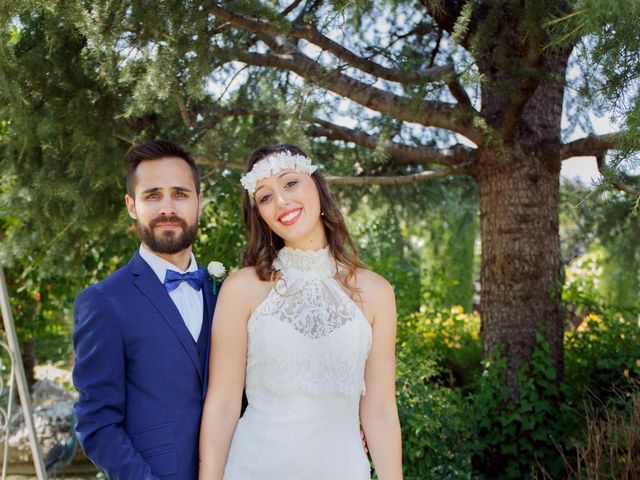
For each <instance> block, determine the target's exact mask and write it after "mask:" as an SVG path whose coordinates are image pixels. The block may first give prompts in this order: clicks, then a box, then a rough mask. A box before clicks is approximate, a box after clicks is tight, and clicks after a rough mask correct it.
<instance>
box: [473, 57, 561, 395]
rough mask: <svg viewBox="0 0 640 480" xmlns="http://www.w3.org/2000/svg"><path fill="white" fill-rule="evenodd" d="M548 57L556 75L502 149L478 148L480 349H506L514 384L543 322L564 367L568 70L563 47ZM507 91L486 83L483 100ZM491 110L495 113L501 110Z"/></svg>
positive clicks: (496, 101)
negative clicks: (563, 147)
mask: <svg viewBox="0 0 640 480" xmlns="http://www.w3.org/2000/svg"><path fill="white" fill-rule="evenodd" d="M545 63H546V65H545V67H546V71H547V72H550V74H551V75H553V74H554V73H555V74H556V75H558V77H556V78H555V79H554V78H549V79H547V80H544V81H542V82H541V83H540V84H539V85H538V87H537V88H536V90H535V91H534V93H533V95H532V96H531V97H530V98H529V100H528V101H527V103H526V105H525V107H524V110H523V112H522V114H521V115H520V117H519V120H518V123H517V126H516V128H515V130H514V131H513V133H512V135H511V137H510V139H509V140H506V141H505V145H504V151H503V152H502V153H500V152H499V151H498V149H495V148H494V149H490V148H483V149H481V151H480V168H479V170H478V173H477V175H476V179H477V181H478V185H479V189H480V231H481V238H482V264H481V272H480V281H481V300H480V310H481V315H482V339H483V345H484V351H485V355H490V354H492V353H493V352H495V351H496V350H499V351H501V352H502V354H503V355H505V356H506V357H507V359H508V365H509V367H508V383H509V386H510V387H511V389H512V391H514V392H515V391H516V390H517V380H516V375H517V371H518V368H519V367H520V365H521V364H522V363H523V362H526V361H527V360H528V359H529V357H530V355H531V353H532V351H533V349H534V346H535V334H536V332H537V331H539V330H540V329H541V327H544V328H543V331H544V335H545V337H546V339H547V340H548V342H549V347H550V353H551V356H552V358H553V362H554V366H555V368H556V370H557V373H558V378H561V376H562V371H563V343H562V340H563V310H562V307H561V302H560V300H561V287H562V280H563V271H562V261H561V255H560V237H559V220H558V214H559V202H558V197H559V183H560V165H561V159H560V151H559V147H560V119H561V112H562V101H563V90H564V88H563V84H562V83H561V82H559V81H558V78H560V79H561V78H562V74H563V72H564V70H565V67H566V55H563V56H557V57H550V58H548V59H547V60H546V62H545ZM499 84H500V82H496V85H499ZM487 90H489V89H487ZM505 95H506V94H505V93H504V91H501V90H500V89H497V88H496V89H495V90H493V91H491V90H489V91H488V93H487V94H486V97H485V96H484V95H483V104H485V105H493V106H495V105H507V104H508V102H507V101H505V98H504V97H505ZM500 97H502V98H500ZM483 113H484V112H483ZM492 113H493V115H492V117H493V118H499V115H500V112H496V111H495V110H494V111H493V112H492ZM485 118H487V117H485ZM496 123H497V122H496Z"/></svg>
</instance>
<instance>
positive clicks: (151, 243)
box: [137, 215, 198, 255]
mask: <svg viewBox="0 0 640 480" xmlns="http://www.w3.org/2000/svg"><path fill="white" fill-rule="evenodd" d="M158 223H177V224H179V225H180V227H182V232H180V233H178V232H177V231H165V232H162V233H158V234H156V233H155V232H154V227H155V226H156V225H157V224H158ZM137 231H138V237H140V240H141V241H142V242H143V243H144V244H145V245H147V246H148V247H149V248H150V249H151V251H153V252H157V253H165V254H168V255H173V254H174V253H178V252H180V251H182V250H184V249H185V248H188V247H190V246H191V245H193V242H194V241H195V239H196V235H197V234H198V223H197V222H196V223H194V224H193V225H188V224H187V222H185V221H184V220H183V219H182V218H180V217H177V216H175V215H173V216H170V217H167V216H163V215H161V216H159V217H156V218H154V219H153V220H151V222H149V226H148V227H147V226H144V225H141V224H140V222H138V224H137Z"/></svg>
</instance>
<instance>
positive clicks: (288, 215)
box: [278, 208, 302, 227]
mask: <svg viewBox="0 0 640 480" xmlns="http://www.w3.org/2000/svg"><path fill="white" fill-rule="evenodd" d="M300 214H302V209H301V208H296V209H294V210H289V211H288V212H285V213H283V214H282V215H280V216H279V217H278V221H279V222H280V223H281V224H282V225H284V226H285V227H288V226H289V225H293V224H294V223H296V222H297V221H298V218H300Z"/></svg>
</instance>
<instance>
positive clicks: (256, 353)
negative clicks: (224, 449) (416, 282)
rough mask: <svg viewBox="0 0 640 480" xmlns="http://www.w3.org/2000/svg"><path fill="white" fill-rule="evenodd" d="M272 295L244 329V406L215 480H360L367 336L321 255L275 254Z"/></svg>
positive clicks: (364, 475) (329, 261) (364, 464)
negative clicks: (220, 475) (221, 475)
mask: <svg viewBox="0 0 640 480" xmlns="http://www.w3.org/2000/svg"><path fill="white" fill-rule="evenodd" d="M274 267H275V268H276V269H277V270H278V272H279V273H280V278H279V280H278V281H277V282H276V285H275V287H274V288H273V289H272V290H271V292H269V294H268V295H267V298H266V299H265V300H264V301H263V302H262V303H261V304H260V305H259V306H258V308H256V310H255V312H254V313H253V315H252V316H251V318H250V319H249V322H248V324H247V332H248V347H247V371H246V392H247V399H248V401H249V406H248V407H247V409H246V411H245V413H244V415H243V416H242V418H241V419H240V420H239V422H238V425H237V427H236V431H235V432H234V435H233V440H232V442H231V448H230V450H229V456H228V458H227V464H226V467H225V474H224V480H327V479H331V480H370V474H369V473H370V470H369V461H368V460H367V456H366V454H365V452H364V450H363V448H362V442H361V440H360V428H359V424H360V416H359V405H360V398H361V394H362V393H364V391H365V384H364V369H365V363H366V360H367V356H368V354H369V348H370V346H371V326H370V325H369V322H368V321H367V319H366V318H365V316H364V315H363V314H362V312H361V311H360V309H359V308H358V306H357V305H356V304H355V303H354V302H353V301H352V300H351V299H350V298H349V296H348V295H347V294H346V293H345V292H344V290H343V289H342V287H341V286H340V284H339V283H338V282H337V281H336V279H335V276H336V273H337V272H338V266H337V265H336V262H335V261H334V259H333V258H332V257H331V255H330V253H329V249H328V248H325V249H324V250H319V251H302V250H294V249H292V248H288V247H285V248H283V249H282V250H280V252H279V254H278V257H277V259H276V260H275V262H274Z"/></svg>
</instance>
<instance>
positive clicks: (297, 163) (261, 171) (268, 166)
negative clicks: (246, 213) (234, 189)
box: [240, 150, 318, 203]
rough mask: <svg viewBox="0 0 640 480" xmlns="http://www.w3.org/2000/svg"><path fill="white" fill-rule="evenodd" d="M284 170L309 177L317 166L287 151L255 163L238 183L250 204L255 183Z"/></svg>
mask: <svg viewBox="0 0 640 480" xmlns="http://www.w3.org/2000/svg"><path fill="white" fill-rule="evenodd" d="M286 168H290V169H291V170H295V171H296V172H302V173H306V174H308V175H311V174H312V173H313V172H315V171H316V170H317V169H318V166H317V165H313V164H312V163H311V159H310V158H308V157H305V156H304V155H300V154H293V153H291V152H289V151H287V150H285V151H283V152H277V153H274V154H272V155H269V156H267V157H265V158H263V159H262V160H260V161H259V162H256V163H255V165H254V166H253V168H252V169H251V171H249V172H248V173H246V174H245V175H243V176H242V178H240V183H241V184H242V186H243V187H244V188H245V190H246V191H247V192H248V193H249V199H250V200H251V203H253V201H254V200H253V194H254V192H255V191H256V185H257V183H258V182H259V181H260V180H262V179H263V178H267V177H270V176H271V175H274V174H276V173H278V172H279V171H281V170H284V169H286Z"/></svg>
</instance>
